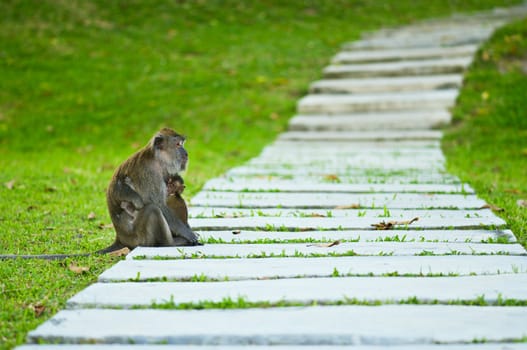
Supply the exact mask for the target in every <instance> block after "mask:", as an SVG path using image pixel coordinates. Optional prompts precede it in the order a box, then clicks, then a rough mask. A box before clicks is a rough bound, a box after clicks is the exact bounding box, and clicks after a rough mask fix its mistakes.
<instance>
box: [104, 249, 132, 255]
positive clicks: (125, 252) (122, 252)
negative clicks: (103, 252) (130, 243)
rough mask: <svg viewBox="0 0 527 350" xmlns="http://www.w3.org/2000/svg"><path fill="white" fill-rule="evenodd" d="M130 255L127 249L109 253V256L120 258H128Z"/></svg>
mask: <svg viewBox="0 0 527 350" xmlns="http://www.w3.org/2000/svg"><path fill="white" fill-rule="evenodd" d="M128 253H130V249H128V248H127V247H124V248H121V249H119V250H114V251H113V252H110V253H108V255H109V256H116V257H119V256H127V255H128Z"/></svg>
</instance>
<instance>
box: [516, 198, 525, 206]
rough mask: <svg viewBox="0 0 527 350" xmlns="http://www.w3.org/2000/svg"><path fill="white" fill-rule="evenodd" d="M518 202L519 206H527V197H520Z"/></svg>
mask: <svg viewBox="0 0 527 350" xmlns="http://www.w3.org/2000/svg"><path fill="white" fill-rule="evenodd" d="M516 204H518V206H519V207H522V208H527V199H518V201H516Z"/></svg>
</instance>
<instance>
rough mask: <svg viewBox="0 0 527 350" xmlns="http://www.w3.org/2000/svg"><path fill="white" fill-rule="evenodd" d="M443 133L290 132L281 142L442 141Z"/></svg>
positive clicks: (384, 131) (419, 131)
mask: <svg viewBox="0 0 527 350" xmlns="http://www.w3.org/2000/svg"><path fill="white" fill-rule="evenodd" d="M442 137H443V133H442V132H441V131H437V130H390V131H388V130H378V131H345V132H338V131H334V132H331V131H324V132H322V131H317V132H300V131H288V132H284V133H282V134H280V136H279V139H280V140H288V141H329V142H335V141H359V142H363V141H399V140H430V141H433V140H440V139H441V138H442Z"/></svg>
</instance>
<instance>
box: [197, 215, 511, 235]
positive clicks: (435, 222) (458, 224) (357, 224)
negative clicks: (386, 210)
mask: <svg viewBox="0 0 527 350" xmlns="http://www.w3.org/2000/svg"><path fill="white" fill-rule="evenodd" d="M410 219H413V218H411V217H407V218H405V219H403V220H410ZM393 220H394V218H377V219H373V218H363V217H359V218H345V217H288V218H282V217H277V216H270V217H264V216H253V217H241V218H221V219H220V218H204V219H200V218H196V219H190V221H189V223H190V225H191V226H192V228H193V229H194V230H206V231H209V230H280V231H282V230H285V231H296V230H371V229H372V226H371V225H372V224H377V223H379V222H382V221H384V222H389V221H393ZM395 220H397V219H395ZM399 220H400V219H399ZM505 224H506V223H505V221H503V219H501V218H498V217H495V218H459V219H449V220H445V219H442V218H423V219H420V220H417V221H415V222H414V223H412V224H411V225H402V226H400V227H401V228H406V227H408V228H413V229H447V228H464V229H469V228H484V227H489V226H502V225H505ZM401 234H402V233H401ZM423 234H424V233H423Z"/></svg>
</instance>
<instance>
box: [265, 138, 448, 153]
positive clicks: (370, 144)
mask: <svg viewBox="0 0 527 350" xmlns="http://www.w3.org/2000/svg"><path fill="white" fill-rule="evenodd" d="M284 148H285V149H287V154H291V155H296V154H298V155H303V156H305V155H308V154H311V155H313V157H322V156H323V155H324V154H328V155H359V154H361V153H364V152H366V153H369V154H371V157H372V158H373V157H377V156H380V157H386V156H397V155H401V156H404V155H415V156H425V155H430V156H434V157H440V156H443V152H442V151H441V146H440V143H439V140H394V141H390V140H386V141H367V140H366V141H353V140H347V141H346V140H341V141H332V142H326V141H322V140H321V141H317V140H311V141H302V140H297V141H292V140H280V139H277V140H276V141H275V142H273V143H272V144H270V145H269V146H266V147H264V149H263V150H262V152H261V155H260V156H266V155H268V156H271V155H282V156H283V155H284V151H283V150H284ZM314 149H315V150H317V152H313V150H314Z"/></svg>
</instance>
